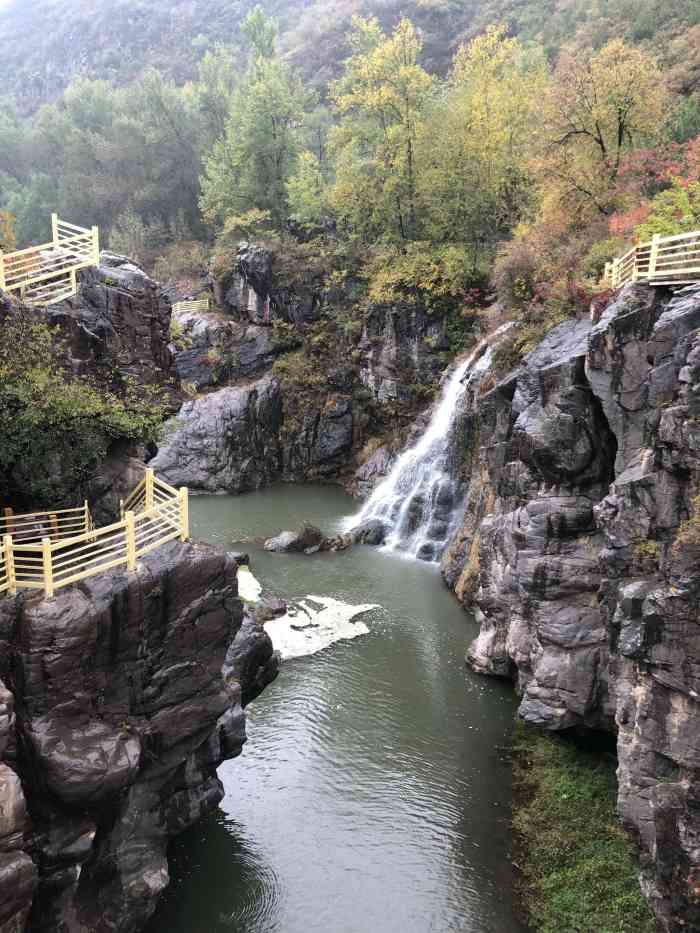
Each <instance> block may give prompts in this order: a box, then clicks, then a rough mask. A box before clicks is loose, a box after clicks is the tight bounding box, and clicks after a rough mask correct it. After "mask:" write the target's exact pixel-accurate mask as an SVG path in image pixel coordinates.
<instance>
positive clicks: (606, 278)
mask: <svg viewBox="0 0 700 933" xmlns="http://www.w3.org/2000/svg"><path fill="white" fill-rule="evenodd" d="M628 282H646V283H648V284H649V285H691V284H693V283H694V282H700V230H695V231H694V232H693V233H681V234H679V235H677V236H660V235H659V234H656V235H655V236H654V237H653V238H652V239H651V240H650V241H649V242H648V243H637V244H635V245H634V246H633V247H632V248H631V249H630V250H628V251H627V252H626V253H625V255H624V256H620V257H619V258H618V259H613V261H612V262H609V263H607V265H606V266H605V274H604V275H603V281H602V284H603V285H606V286H607V287H609V288H615V289H617V288H622V286H623V285H626V284H627V283H628Z"/></svg>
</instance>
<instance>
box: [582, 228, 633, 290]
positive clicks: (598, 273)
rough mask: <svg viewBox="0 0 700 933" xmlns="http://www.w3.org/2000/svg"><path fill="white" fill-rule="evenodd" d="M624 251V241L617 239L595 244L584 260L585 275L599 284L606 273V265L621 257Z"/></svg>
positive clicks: (612, 238) (613, 238)
mask: <svg viewBox="0 0 700 933" xmlns="http://www.w3.org/2000/svg"><path fill="white" fill-rule="evenodd" d="M624 251H625V244H624V241H623V240H620V239H617V238H616V237H611V238H610V239H607V240H600V241H599V242H598V243H594V244H593V246H591V248H590V249H589V250H588V253H587V254H586V257H585V259H584V260H583V270H582V271H583V274H584V275H586V276H587V277H588V278H589V279H592V280H593V281H594V282H599V281H600V280H601V279H602V277H603V273H604V272H605V266H606V264H607V263H609V262H611V261H612V260H613V259H615V257H616V256H621V255H622V253H623V252H624Z"/></svg>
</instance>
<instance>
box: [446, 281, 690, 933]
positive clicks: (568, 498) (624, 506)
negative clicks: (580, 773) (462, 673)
mask: <svg viewBox="0 0 700 933" xmlns="http://www.w3.org/2000/svg"><path fill="white" fill-rule="evenodd" d="M699 327H700V288H697V287H693V288H688V289H685V290H684V291H681V292H679V293H677V294H676V296H675V297H671V296H670V295H669V294H668V293H664V292H663V291H661V290H651V289H649V288H647V287H645V286H631V287H628V288H627V289H625V290H624V291H623V292H622V293H621V294H620V295H619V296H618V297H617V299H616V300H615V301H614V302H613V303H612V304H611V305H610V306H609V308H608V309H607V310H606V312H605V313H604V315H603V317H602V319H601V320H600V321H599V322H598V323H596V324H593V323H592V322H590V321H583V320H581V321H572V322H569V323H565V324H562V325H560V326H559V327H557V328H555V329H554V330H553V331H552V332H551V333H550V334H549V335H548V336H547V337H546V339H545V340H544V341H543V343H542V344H541V345H540V346H539V347H538V348H537V349H536V350H535V352H534V353H532V354H531V355H530V356H529V357H528V358H527V359H526V360H525V362H524V365H523V366H522V367H521V368H520V369H519V370H518V371H517V372H514V373H512V374H510V375H509V376H508V377H506V378H505V379H503V380H502V381H501V382H500V384H498V385H497V386H496V387H495V388H494V389H493V390H491V391H490V392H488V393H487V394H485V395H483V396H482V397H480V398H479V399H478V400H477V401H476V402H475V403H474V402H472V403H471V405H470V407H469V410H468V411H465V412H464V415H463V424H464V432H465V433H464V437H465V444H466V446H467V448H468V449H467V453H466V457H465V460H466V464H467V467H468V475H469V476H470V486H469V493H468V496H467V507H466V511H465V515H464V517H463V520H462V524H461V528H460V531H459V532H458V534H457V535H456V536H455V538H454V540H453V541H452V544H451V547H450V549H449V550H448V551H447V553H446V554H445V557H444V560H443V571H444V574H445V577H446V579H447V580H448V582H449V583H450V585H451V586H452V587H453V588H454V589H455V591H456V593H457V595H458V596H459V597H460V599H462V600H463V601H464V602H465V603H466V604H468V605H470V606H471V607H472V608H473V610H474V612H475V613H476V616H477V619H478V621H479V622H480V625H481V631H480V634H479V636H478V638H477V639H476V641H475V642H474V644H473V645H472V646H471V648H470V650H469V660H470V662H471V664H472V666H473V667H474V668H475V669H476V670H478V671H481V672H483V673H487V674H492V675H497V676H503V677H509V678H512V679H513V680H514V681H515V682H516V684H517V687H518V690H519V691H520V694H521V697H522V700H521V705H520V714H521V716H522V717H523V718H524V719H525V720H526V721H528V722H531V723H534V724H537V725H539V726H542V727H544V728H547V729H550V730H565V729H571V728H577V729H582V728H586V729H604V730H609V731H613V732H616V733H617V740H618V756H619V772H618V774H619V811H620V815H621V818H622V820H623V822H624V824H625V825H626V826H627V827H628V828H629V829H631V830H632V832H633V833H634V834H635V835H636V837H637V838H638V840H639V843H640V849H641V855H642V868H643V887H644V890H645V892H646V893H647V895H648V897H649V899H650V902H651V904H652V906H653V907H654V910H655V911H656V913H657V916H658V917H659V921H660V925H661V928H662V929H663V930H664V931H666V933H680V931H686V930H690V929H700V845H699V844H698V840H699V839H700V810H699V809H698V803H697V799H698V793H699V788H700V742H699V739H698V736H700V637H699V636H698V632H699V631H700V615H699V611H700V610H699V608H698V607H699V606H700V601H699V600H698V595H700V573H699V572H698V570H697V566H698V564H697V558H698V554H699V553H700V552H699V550H698V544H700V534H698V533H697V532H695V531H694V529H695V523H696V522H698V521H700V513H698V512H696V508H697V505H696V503H695V502H694V501H693V500H694V497H695V495H696V493H697V488H698V484H699V483H700V429H698V428H696V425H695V421H696V419H697V417H698V414H700V336H699V334H698V328H699ZM698 527H699V528H700V525H698Z"/></svg>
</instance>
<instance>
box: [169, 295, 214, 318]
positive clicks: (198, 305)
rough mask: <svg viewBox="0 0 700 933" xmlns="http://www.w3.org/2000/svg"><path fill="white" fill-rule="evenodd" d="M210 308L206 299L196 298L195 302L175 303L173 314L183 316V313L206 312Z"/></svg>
mask: <svg viewBox="0 0 700 933" xmlns="http://www.w3.org/2000/svg"><path fill="white" fill-rule="evenodd" d="M210 307H211V304H210V301H209V299H208V298H198V299H197V300H196V301H176V302H175V304H174V305H173V311H174V312H175V314H183V313H184V312H185V311H208V310H209V308H210Z"/></svg>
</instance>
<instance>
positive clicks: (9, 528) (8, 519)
mask: <svg viewBox="0 0 700 933" xmlns="http://www.w3.org/2000/svg"><path fill="white" fill-rule="evenodd" d="M3 511H4V513H5V528H6V529H7V532H8V534H12V533H13V532H14V530H15V528H14V525H13V523H12V516H13V515H14V512H13V511H12V509H11V508H10V507H9V506H8V507H7V508H6V509H4V510H3Z"/></svg>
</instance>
